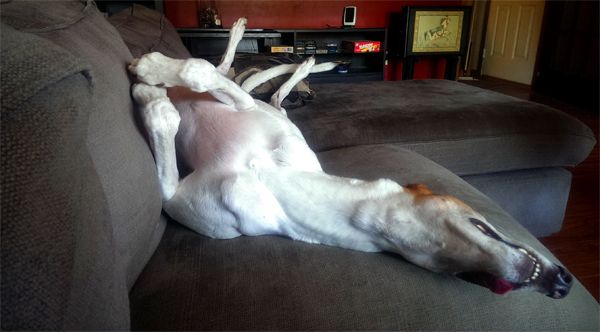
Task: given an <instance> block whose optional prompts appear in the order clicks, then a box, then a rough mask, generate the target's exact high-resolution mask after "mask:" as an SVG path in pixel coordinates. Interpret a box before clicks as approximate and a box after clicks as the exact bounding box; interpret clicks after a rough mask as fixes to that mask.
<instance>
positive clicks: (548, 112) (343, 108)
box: [288, 80, 596, 175]
mask: <svg viewBox="0 0 600 332" xmlns="http://www.w3.org/2000/svg"><path fill="white" fill-rule="evenodd" d="M312 88H313V89H314V90H315V91H316V93H317V96H318V97H317V98H315V99H314V101H313V102H312V103H310V104H308V105H306V106H305V107H302V108H299V109H297V110H292V111H290V112H288V117H289V118H290V119H291V120H292V121H293V122H294V123H295V124H296V125H297V126H298V127H299V128H300V130H301V131H302V133H303V134H304V136H305V137H306V140H307V141H308V143H309V145H310V146H311V147H312V148H313V149H314V150H316V151H326V150H331V149H335V148H340V147H347V146H354V145H365V144H383V143H393V144H397V145H398V146H402V147H406V148H408V149H410V150H413V151H415V152H417V153H419V154H422V155H424V156H426V157H428V158H430V159H432V160H433V161H435V162H437V163H439V164H440V165H443V166H444V167H446V168H448V169H449V170H450V171H452V172H454V173H456V174H458V175H469V174H482V173H491V172H501V171H510V170H519V169H528V168H538V167H554V166H558V167H560V166H573V165H576V164H578V163H579V162H581V161H582V160H583V159H585V157H587V155H588V154H589V152H590V151H591V149H592V148H593V146H594V145H595V143H596V140H595V138H594V135H593V133H592V131H591V130H590V129H589V128H588V127H586V126H585V125H584V124H582V123H581V122H579V121H578V120H576V119H574V118H572V117H570V116H568V115H566V114H564V113H562V112H559V111H557V110H555V109H552V108H550V107H547V106H544V105H540V104H536V103H533V102H529V101H525V100H520V99H517V98H513V97H510V96H506V95H503V94H499V93H496V92H493V91H489V90H484V89H480V88H476V87H472V86H468V85H466V84H462V83H458V82H453V81H448V80H412V81H397V82H368V83H349V84H345V83H336V84H314V85H312Z"/></svg>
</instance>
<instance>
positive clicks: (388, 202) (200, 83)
mask: <svg viewBox="0 0 600 332" xmlns="http://www.w3.org/2000/svg"><path fill="white" fill-rule="evenodd" d="M245 23H246V20H245V19H239V20H238V21H237V22H236V23H235V24H234V26H233V28H232V29H231V36H230V41H229V45H228V47H227V51H226V53H225V55H224V57H223V60H222V63H221V64H220V65H219V66H218V67H214V66H213V65H211V64H210V63H209V62H207V61H205V60H202V59H187V60H176V59H171V58H167V57H165V56H163V55H161V54H159V53H151V54H147V55H145V56H143V57H142V58H141V59H139V60H134V62H133V63H132V64H131V65H130V70H131V71H132V72H133V73H135V74H136V75H137V77H138V78H139V80H140V81H141V82H143V83H142V84H137V85H135V86H134V88H133V95H134V98H135V100H136V101H137V102H138V104H139V105H140V106H141V109H142V112H143V118H144V122H145V126H146V129H147V131H148V135H149V140H150V144H151V148H152V150H153V152H154V157H155V160H156V166H157V170H158V176H159V180H160V185H161V190H162V198H163V208H164V210H165V211H166V212H167V213H168V214H169V215H170V216H171V217H172V218H173V219H175V220H177V221H179V222H180V223H182V224H184V225H186V226H188V227H189V228H191V229H193V230H195V231H197V232H198V233H201V234H204V235H206V236H209V237H212V238H219V239H231V238H234V237H237V236H240V235H264V234H277V235H284V236H287V237H290V238H292V239H296V240H301V241H306V242H310V243H321V244H326V245H331V246H338V247H343V248H349V249H354V250H361V251H370V252H372V251H391V252H395V253H398V254H400V255H402V256H403V257H404V258H406V259H407V260H408V261H410V262H413V263H415V264H417V265H419V266H422V267H424V268H426V269H428V270H431V271H435V272H446V273H451V274H455V275H458V276H459V277H462V278H463V279H466V280H469V281H471V282H474V283H478V284H480V285H483V286H485V287H488V288H489V289H491V290H492V291H494V292H496V293H505V292H507V291H509V290H512V289H531V290H537V291H539V292H542V293H544V294H546V295H548V296H551V297H554V298H561V297H564V296H565V295H566V294H567V293H568V291H569V289H570V286H571V283H572V277H571V275H570V274H569V273H568V272H567V271H566V270H565V269H564V268H562V267H560V266H558V265H556V264H554V263H552V262H550V260H548V259H547V258H545V257H544V256H542V255H541V254H540V253H538V252H536V251H535V250H533V249H532V248H530V247H527V246H524V245H521V244H519V245H517V244H514V242H513V241H510V240H509V239H507V237H506V236H504V235H502V234H500V233H499V232H498V231H496V230H495V229H494V227H493V226H491V225H490V224H489V223H488V222H487V221H486V220H485V218H484V217H483V216H482V215H480V214H479V213H477V212H475V211H474V210H473V209H471V208H470V207H468V206H467V205H465V204H464V203H462V202H460V201H459V200H458V199H456V198H453V197H450V196H440V195H433V194H432V193H431V192H430V191H429V190H427V189H426V188H425V187H424V186H422V185H416V186H406V187H403V186H401V185H399V184H397V183H395V182H393V181H391V180H384V179H382V180H378V181H373V182H366V181H362V180H357V179H348V178H340V177H336V176H332V175H328V174H325V173H324V172H323V171H322V169H321V166H320V165H319V162H318V160H317V158H316V156H315V154H314V153H313V151H311V149H310V148H309V147H308V145H307V144H306V141H305V140H304V138H303V136H302V134H301V133H300V131H299V130H298V128H296V126H294V124H293V123H292V122H291V121H289V120H288V118H287V117H286V115H285V111H283V109H282V108H281V102H282V101H283V99H284V98H285V97H286V96H287V94H288V93H289V92H290V90H291V89H292V88H293V86H294V85H295V84H296V83H298V82H299V81H300V80H302V79H303V78H305V77H306V76H307V75H309V73H310V72H315V71H323V70H330V69H332V68H334V67H335V64H333V63H325V64H320V65H315V60H314V58H309V59H308V60H306V61H305V62H304V63H302V64H301V65H283V66H278V67H274V68H272V69H269V70H266V71H264V72H261V73H258V74H255V76H253V77H251V78H249V79H248V80H246V81H245V83H244V84H243V86H242V87H240V86H238V85H236V84H235V83H233V82H232V81H231V80H229V79H227V78H226V77H225V76H224V75H225V74H226V73H227V71H228V70H229V68H230V66H231V64H232V62H233V58H234V53H235V49H236V46H237V44H238V42H239V41H240V39H241V38H242V36H243V33H244V28H245ZM290 72H293V75H292V76H291V78H290V79H289V80H288V81H287V82H286V83H285V84H283V86H281V88H280V89H279V90H278V91H277V92H276V93H275V94H274V95H273V97H272V99H271V103H270V104H267V103H265V102H262V101H259V100H254V99H253V98H252V97H251V96H250V95H249V94H248V92H249V91H251V90H252V89H253V88H254V87H256V86H258V85H259V84H261V83H262V82H265V81H266V80H268V79H270V78H272V77H275V76H277V75H281V74H283V73H290ZM158 86H161V87H158ZM164 87H174V88H170V89H165V88H164ZM176 148H177V149H178V152H179V153H180V155H181V157H182V158H183V159H184V160H185V162H186V163H187V164H188V165H189V166H190V167H191V168H192V169H193V171H192V172H191V173H190V174H189V175H188V176H186V177H185V178H183V179H182V178H180V176H179V172H178V169H177V160H176Z"/></svg>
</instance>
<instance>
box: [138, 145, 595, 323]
mask: <svg viewBox="0 0 600 332" xmlns="http://www.w3.org/2000/svg"><path fill="white" fill-rule="evenodd" d="M319 159H320V160H321V161H322V163H323V166H324V168H325V169H326V170H327V171H328V172H329V173H331V174H336V175H341V176H356V177H361V178H364V179H376V178H379V177H388V178H391V179H394V180H396V181H398V182H399V183H403V184H405V183H407V182H410V183H413V182H420V183H425V184H427V185H428V186H429V187H430V188H431V189H432V190H434V191H435V192H439V193H453V194H455V195H456V196H458V197H459V198H461V199H463V200H464V201H466V202H467V203H468V204H470V205H471V206H473V207H474V208H476V209H477V210H479V211H480V212H481V213H483V214H484V215H485V216H486V217H487V218H488V220H489V221H490V222H492V223H493V224H494V225H496V226H497V227H498V228H500V229H501V230H502V231H504V232H505V233H506V234H507V235H509V236H511V237H513V238H515V239H517V240H520V241H524V242H526V243H528V244H530V245H531V246H533V247H535V248H537V249H539V250H540V251H541V252H543V253H546V254H549V253H548V251H547V250H546V249H545V248H544V247H543V246H542V245H541V244H540V243H539V242H538V241H537V240H536V239H535V238H533V237H532V236H531V235H530V234H529V233H527V231H526V230H525V229H524V228H523V227H521V226H520V225H518V223H516V222H515V221H514V220H513V219H512V218H510V217H509V216H508V215H507V214H506V213H505V212H503V211H502V210H501V209H500V208H499V207H498V206H497V205H496V204H494V203H493V202H492V201H490V200H489V199H488V198H486V197H485V196H483V195H482V194H481V193H480V192H478V191H477V190H475V189H473V188H472V187H471V186H469V185H468V184H466V183H465V182H464V181H463V180H461V179H460V178H459V177H457V176H456V175H453V174H452V173H450V172H449V171H447V170H445V169H444V168H442V167H440V166H439V165H437V164H435V163H433V162H431V161H429V160H427V159H426V158H424V157H422V156H419V155H417V154H415V153H413V152H411V151H408V150H405V149H401V148H398V147H395V146H385V145H378V146H357V147H352V148H347V149H337V150H333V151H329V152H323V153H321V154H320V155H319ZM549 257H552V256H549ZM130 299H131V306H132V307H131V308H132V309H131V310H132V327H133V328H134V329H140V330H145V329H155V330H236V329H243V330H478V331H479V330H525V331H531V330H544V331H547V330H595V329H597V328H598V309H599V307H598V304H597V303H596V301H595V300H594V298H593V297H592V296H591V295H590V294H589V293H587V291H586V290H585V289H584V288H583V287H582V286H581V285H580V284H579V283H578V282H576V283H575V285H574V286H573V288H572V292H571V294H570V295H569V296H568V297H566V298H565V299H562V300H552V299H550V298H548V297H546V296H543V295H541V294H533V293H523V292H515V293H510V294H507V295H505V296H498V295H495V294H493V293H491V292H490V291H489V290H487V289H485V288H482V287H479V286H476V285H473V284H469V283H466V282H463V281H461V280H459V279H456V278H454V277H451V276H447V275H441V274H435V273H430V272H427V271H425V270H423V269H421V268H419V267H417V266H415V265H412V264H409V263H407V262H405V261H404V260H402V258H400V257H398V256H396V255H391V254H384V253H362V252H357V251H351V250H345V249H339V248H332V247H326V246H322V245H313V244H307V243H302V242H298V241H292V240H289V239H285V238H281V237H273V236H263V237H239V238H236V239H232V240H214V239H209V238H206V237H203V236H201V235H198V234H196V233H194V232H192V231H190V230H189V229H187V228H185V227H183V226H180V225H178V224H176V223H170V224H169V225H168V226H167V231H166V232H165V236H164V238H163V240H162V241H161V243H160V245H159V247H158V249H157V252H156V254H155V255H154V256H153V257H152V259H151V260H150V262H149V264H148V266H147V267H146V269H145V270H144V272H143V273H142V275H141V276H140V278H139V279H138V282H137V283H136V285H135V286H134V288H133V289H132V291H131V294H130Z"/></svg>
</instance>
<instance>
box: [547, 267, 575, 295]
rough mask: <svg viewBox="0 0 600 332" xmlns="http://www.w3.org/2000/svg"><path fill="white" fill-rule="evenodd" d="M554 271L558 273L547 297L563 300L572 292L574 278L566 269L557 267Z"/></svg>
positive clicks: (553, 279)
mask: <svg viewBox="0 0 600 332" xmlns="http://www.w3.org/2000/svg"><path fill="white" fill-rule="evenodd" d="M553 270H554V271H556V274H555V275H554V278H552V283H551V285H550V287H549V289H548V293H547V295H548V296H550V297H552V298H555V299H562V298H563V297H565V296H567V294H569V290H571V286H572V285H573V276H572V275H571V273H569V271H567V270H566V269H565V268H564V267H562V266H559V265H555V267H554V269H553Z"/></svg>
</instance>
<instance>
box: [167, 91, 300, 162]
mask: <svg viewBox="0 0 600 332" xmlns="http://www.w3.org/2000/svg"><path fill="white" fill-rule="evenodd" d="M290 125H291V123H289V120H287V119H285V118H282V117H280V116H277V115H275V114H268V113H266V112H263V111H232V110H231V108H229V106H227V105H224V104H217V103H213V102H204V101H202V102H196V103H194V104H192V105H191V107H190V108H189V109H188V110H185V111H183V112H181V123H180V125H179V132H178V149H179V150H180V154H181V155H182V156H183V157H184V158H185V159H186V161H187V162H188V164H190V166H192V167H193V168H194V169H200V168H207V167H220V168H223V167H226V168H230V169H231V170H235V171H239V170H242V169H245V168H248V167H255V166H256V165H261V166H263V167H267V166H269V165H271V166H275V164H274V161H273V152H274V151H276V150H278V149H279V150H280V147H281V146H282V145H284V144H285V140H286V137H289V135H290V134H292V132H293V129H292V128H290ZM292 126H293V125H292Z"/></svg>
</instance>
